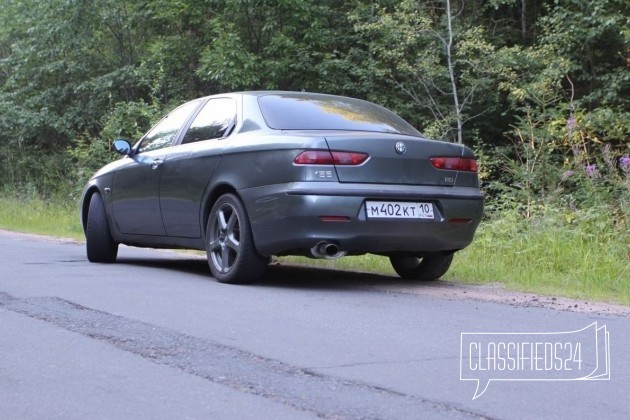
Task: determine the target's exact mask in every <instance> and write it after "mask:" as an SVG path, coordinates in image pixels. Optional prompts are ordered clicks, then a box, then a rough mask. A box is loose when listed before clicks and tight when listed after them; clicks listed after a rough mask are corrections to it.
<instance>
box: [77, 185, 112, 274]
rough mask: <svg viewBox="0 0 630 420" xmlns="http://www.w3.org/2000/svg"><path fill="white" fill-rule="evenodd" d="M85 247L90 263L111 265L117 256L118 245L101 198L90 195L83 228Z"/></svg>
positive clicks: (97, 195)
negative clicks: (110, 228)
mask: <svg viewBox="0 0 630 420" xmlns="http://www.w3.org/2000/svg"><path fill="white" fill-rule="evenodd" d="M85 247H86V250H87V257H88V260H89V261H90V262H98V263H113V262H114V261H116V256H117V255H118V244H117V243H116V242H114V239H113V238H112V234H111V232H110V230H109V223H108V222H107V216H106V214H105V205H104V204H103V198H102V197H101V195H100V194H99V193H95V194H92V197H91V198H90V207H89V209H88V215H87V224H86V226H85Z"/></svg>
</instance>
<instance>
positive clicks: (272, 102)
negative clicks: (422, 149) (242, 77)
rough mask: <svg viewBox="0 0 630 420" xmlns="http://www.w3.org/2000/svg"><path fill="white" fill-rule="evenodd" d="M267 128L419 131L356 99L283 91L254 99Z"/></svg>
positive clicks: (409, 132)
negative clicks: (256, 100) (258, 105)
mask: <svg viewBox="0 0 630 420" xmlns="http://www.w3.org/2000/svg"><path fill="white" fill-rule="evenodd" d="M258 103H259V104H260V110H261V112H262V114H263V117H264V118H265V122H266V123H267V125H268V126H269V127H270V128H274V129H277V130H352V131H373V132H379V133H400V134H408V135H412V136H418V135H420V133H419V132H418V131H417V130H416V129H415V128H413V127H412V126H411V125H410V124H409V123H408V122H406V121H405V120H403V119H402V118H400V117H399V116H398V115H396V114H394V113H393V112H391V111H389V110H387V109H385V108H383V107H381V106H379V105H376V104H373V103H371V102H367V101H362V100H359V99H352V98H346V97H341V96H332V95H321V94H304V93H301V94H300V93H293V94H292V93H287V94H284V93H283V94H273V95H265V96H261V97H260V98H258Z"/></svg>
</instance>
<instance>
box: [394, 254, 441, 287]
mask: <svg viewBox="0 0 630 420" xmlns="http://www.w3.org/2000/svg"><path fill="white" fill-rule="evenodd" d="M389 261H390V262H391V263H392V267H394V270H395V271H396V273H398V275H399V276H400V277H402V278H404V279H410V280H421V281H433V280H437V279H439V278H440V277H442V276H443V275H444V274H446V272H447V271H448V269H449V267H450V266H451V262H453V254H447V255H430V256H426V257H423V258H418V257H416V256H413V255H394V256H391V257H389Z"/></svg>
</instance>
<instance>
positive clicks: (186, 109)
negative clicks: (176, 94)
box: [140, 101, 199, 152]
mask: <svg viewBox="0 0 630 420" xmlns="http://www.w3.org/2000/svg"><path fill="white" fill-rule="evenodd" d="M198 104H199V101H194V102H188V103H185V104H184V105H182V106H180V107H179V108H177V109H175V110H174V111H173V112H171V113H170V114H168V115H167V116H166V117H164V119H162V121H160V122H159V123H158V124H157V125H156V126H155V127H153V128H152V129H151V131H149V132H148V133H147V134H146V135H145V136H144V139H142V143H141V144H140V152H148V151H150V150H157V149H161V148H163V147H168V146H170V145H171V143H172V142H173V139H174V138H175V136H176V135H177V132H178V131H179V129H180V128H181V126H182V125H184V123H185V122H186V120H187V119H188V117H189V116H190V113H191V112H192V111H193V110H194V109H195V107H196V106H197V105H198Z"/></svg>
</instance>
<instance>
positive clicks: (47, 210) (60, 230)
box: [0, 196, 84, 239]
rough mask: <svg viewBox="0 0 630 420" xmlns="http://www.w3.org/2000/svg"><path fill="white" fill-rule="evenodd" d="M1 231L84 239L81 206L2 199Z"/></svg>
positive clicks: (0, 202)
mask: <svg viewBox="0 0 630 420" xmlns="http://www.w3.org/2000/svg"><path fill="white" fill-rule="evenodd" d="M0 229H6V230H12V231H16V232H26V233H37V234H40V235H48V236H56V237H64V238H71V239H83V238H84V236H83V230H82V228H81V224H80V222H79V210H78V203H77V202H76V201H74V200H68V202H65V203H63V202H61V201H60V200H59V201H57V200H55V201H49V200H42V199H39V198H28V199H18V198H12V197H6V196H4V197H3V196H0Z"/></svg>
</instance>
